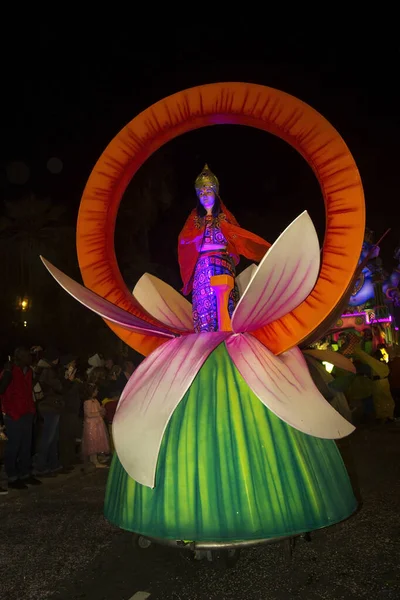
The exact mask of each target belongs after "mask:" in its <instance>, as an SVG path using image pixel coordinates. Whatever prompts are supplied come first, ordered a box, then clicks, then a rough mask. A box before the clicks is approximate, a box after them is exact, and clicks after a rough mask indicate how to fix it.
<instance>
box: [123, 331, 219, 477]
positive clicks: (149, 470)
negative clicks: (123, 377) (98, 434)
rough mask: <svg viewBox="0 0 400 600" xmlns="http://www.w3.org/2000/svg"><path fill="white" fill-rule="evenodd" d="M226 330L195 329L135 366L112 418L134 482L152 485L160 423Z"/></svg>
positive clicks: (161, 431) (163, 424)
mask: <svg viewBox="0 0 400 600" xmlns="http://www.w3.org/2000/svg"><path fill="white" fill-rule="evenodd" d="M229 335H231V334H229V333H227V332H215V333H197V334H196V333H194V334H189V335H186V336H182V337H179V338H176V339H174V340H172V341H170V342H167V343H166V344H163V345H162V346H160V347H159V348H157V349H156V350H154V352H152V354H150V356H148V357H147V358H146V359H145V360H144V361H143V362H142V363H141V364H140V366H139V367H138V368H137V369H136V371H135V372H134V373H133V375H132V376H131V378H130V380H129V382H128V384H127V385H126V387H125V389H124V391H123V393H122V396H121V399H120V401H119V404H118V408H117V411H116V413H115V417H114V421H113V434H114V443H115V449H116V452H117V454H118V458H119V459H120V461H121V463H122V466H123V467H124V469H125V471H126V472H127V473H128V475H130V476H131V477H132V478H133V479H135V481H137V482H138V483H141V484H142V485H146V486H148V487H154V486H155V474H156V468H157V460H158V453H159V450H160V445H161V442H162V438H163V435H164V431H165V428H166V427H167V425H168V422H169V420H170V418H171V416H172V414H173V412H174V410H175V408H176V407H177V405H178V404H179V402H180V401H181V400H182V398H183V396H184V395H185V394H186V392H187V390H188V389H189V387H190V385H191V383H192V381H193V380H194V378H195V377H196V375H197V373H198V371H199V370H200V368H201V367H202V365H203V363H204V362H205V360H206V359H207V357H208V356H209V354H211V352H212V351H213V350H214V349H215V348H216V347H217V346H218V345H219V344H220V343H221V342H222V341H223V340H225V339H226V337H227V336H229Z"/></svg>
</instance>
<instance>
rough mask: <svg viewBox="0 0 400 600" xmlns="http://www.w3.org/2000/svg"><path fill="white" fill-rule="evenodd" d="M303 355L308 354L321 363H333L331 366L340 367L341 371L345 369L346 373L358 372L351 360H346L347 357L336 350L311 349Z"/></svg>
mask: <svg viewBox="0 0 400 600" xmlns="http://www.w3.org/2000/svg"><path fill="white" fill-rule="evenodd" d="M303 353H304V354H308V355H309V356H313V357H314V358H316V359H317V360H319V361H321V362H322V361H324V362H328V363H331V365H333V366H334V367H338V368H339V369H343V370H344V371H350V372H351V373H355V372H356V368H355V366H354V365H353V363H352V362H351V360H350V359H349V358H346V357H345V356H343V354H340V353H339V352H334V350H329V349H326V350H317V349H310V350H303Z"/></svg>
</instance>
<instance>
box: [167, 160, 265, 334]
mask: <svg viewBox="0 0 400 600" xmlns="http://www.w3.org/2000/svg"><path fill="white" fill-rule="evenodd" d="M195 189H196V194H197V206H196V208H194V209H193V210H192V212H191V213H190V215H189V217H188V219H187V221H186V223H185V225H184V227H183V229H182V231H181V233H180V234H179V239H178V259H179V266H180V271H181V277H182V281H183V288H182V290H181V291H182V293H183V294H184V295H185V296H187V295H188V294H190V292H192V307H193V322H194V330H195V331H196V332H198V333H199V332H202V331H217V330H218V312H217V296H216V294H214V293H213V290H212V288H211V283H210V279H211V277H212V276H214V275H230V276H231V277H233V278H235V275H236V266H237V265H238V263H239V256H240V255H242V256H245V257H246V258H248V259H250V260H253V261H256V262H259V261H260V260H261V259H262V258H263V257H264V255H265V253H266V252H267V251H268V249H269V248H270V246H271V244H269V243H268V242H266V241H265V240H264V239H262V238H261V237H259V236H258V235H255V234H254V233H251V232H250V231H246V230H245V229H242V228H241V227H240V226H239V223H238V222H237V221H236V219H235V217H234V216H233V215H232V213H231V212H229V210H228V209H227V208H226V206H225V205H224V203H223V202H222V200H221V198H220V196H219V181H218V178H217V177H216V175H214V173H212V171H210V169H209V167H208V165H205V166H204V168H203V170H202V172H201V173H200V175H199V176H198V177H197V179H196V181H195ZM238 301H239V290H238V288H237V286H236V285H234V287H233V289H232V291H231V293H230V295H229V302H228V312H229V315H230V316H232V313H233V311H234V309H235V307H236V304H237V303H238Z"/></svg>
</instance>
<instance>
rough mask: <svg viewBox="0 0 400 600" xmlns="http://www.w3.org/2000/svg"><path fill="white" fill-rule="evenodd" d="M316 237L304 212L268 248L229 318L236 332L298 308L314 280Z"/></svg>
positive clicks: (250, 328) (267, 321) (317, 248)
mask: <svg viewBox="0 0 400 600" xmlns="http://www.w3.org/2000/svg"><path fill="white" fill-rule="evenodd" d="M319 266H320V251H319V244H318V237H317V233H316V231H315V228H314V225H313V222H312V221H311V219H310V217H309V215H308V213H307V211H305V212H304V213H302V214H301V215H300V216H299V217H297V219H295V220H294V221H293V223H291V224H290V225H289V227H287V229H285V231H284V232H283V233H282V234H281V235H280V236H279V238H278V239H277V240H276V242H275V243H274V244H273V246H271V248H270V249H269V250H268V252H267V253H266V255H265V256H264V258H263V260H262V261H261V263H260V265H259V266H258V269H257V271H256V272H255V274H254V275H253V277H252V278H251V280H250V282H249V284H248V285H247V288H246V289H245V291H244V293H243V296H242V297H241V298H240V300H239V303H238V305H237V307H236V309H235V311H234V313H233V315H232V328H233V331H236V332H244V331H255V330H256V329H259V328H260V327H264V326H265V325H267V324H268V323H271V322H272V321H276V320H277V319H279V318H280V317H283V316H284V315H286V314H287V313H289V312H290V311H292V310H293V309H294V308H296V307H297V306H299V304H301V303H302V302H303V300H304V299H305V298H307V296H308V295H309V294H310V292H311V291H312V289H313V287H314V285H315V283H316V281H317V277H318V272H319Z"/></svg>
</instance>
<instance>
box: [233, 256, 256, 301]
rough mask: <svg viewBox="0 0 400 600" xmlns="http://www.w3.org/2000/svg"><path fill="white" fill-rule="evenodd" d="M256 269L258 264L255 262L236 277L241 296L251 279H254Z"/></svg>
mask: <svg viewBox="0 0 400 600" xmlns="http://www.w3.org/2000/svg"><path fill="white" fill-rule="evenodd" d="M256 271H257V265H255V264H254V263H253V264H251V265H250V266H249V267H247V269H245V270H244V271H242V272H241V273H240V274H239V275H238V276H237V277H236V285H237V286H238V289H239V297H240V296H243V294H244V291H245V289H246V288H247V286H248V285H249V283H250V280H251V279H252V277H253V276H254V274H255V272H256Z"/></svg>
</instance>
